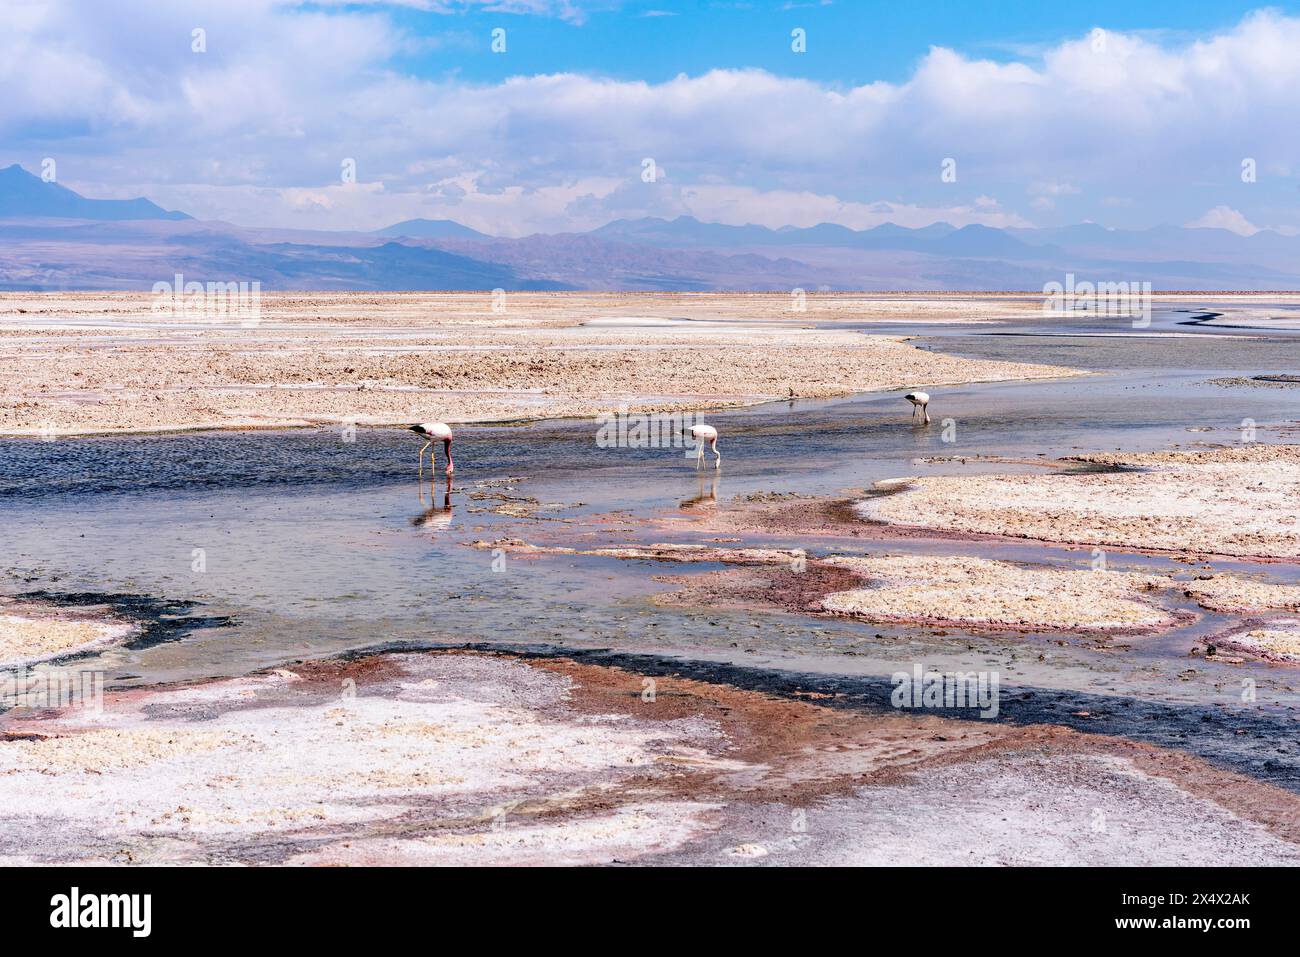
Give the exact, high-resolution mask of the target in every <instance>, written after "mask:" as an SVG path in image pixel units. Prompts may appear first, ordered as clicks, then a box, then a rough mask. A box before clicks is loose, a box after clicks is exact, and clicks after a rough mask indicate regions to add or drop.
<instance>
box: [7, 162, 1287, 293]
mask: <svg viewBox="0 0 1300 957" xmlns="http://www.w3.org/2000/svg"><path fill="white" fill-rule="evenodd" d="M177 272H180V273H183V274H184V275H185V277H186V278H187V279H190V280H198V281H205V282H206V281H222V282H229V281H232V280H244V281H250V282H251V281H259V282H261V283H262V288H263V289H267V290H272V289H363V290H375V291H382V290H413V289H495V288H498V287H500V288H503V289H574V288H579V289H605V290H636V289H646V290H666V291H670V290H715V289H716V290H724V289H735V290H745V289H750V290H790V289H794V288H802V289H806V290H808V291H810V292H815V291H817V290H867V291H873V290H929V289H933V290H971V291H996V290H1027V291H1036V290H1041V289H1042V288H1043V286H1044V284H1045V283H1048V282H1063V281H1064V280H1065V276H1066V274H1067V273H1073V274H1074V275H1075V276H1076V277H1077V279H1078V280H1079V281H1087V280H1091V281H1097V282H1108V281H1109V282H1138V283H1141V282H1149V283H1151V286H1152V288H1153V289H1155V290H1157V291H1158V290H1167V289H1186V290H1196V289H1202V290H1211V289H1244V290H1245V289H1296V288H1300V237H1295V236H1285V235H1281V234H1279V233H1276V232H1271V231H1267V230H1265V231H1261V232H1259V233H1256V234H1255V235H1252V236H1239V235H1237V234H1236V233H1232V232H1229V231H1227V230H1223V229H1189V228H1186V227H1181V226H1171V225H1161V226H1154V227H1151V228H1149V229H1135V230H1120V229H1108V228H1106V227H1103V226H1100V225H1097V224H1095V223H1078V224H1075V225H1070V226H1059V227H1050V228H1043V229H1032V228H1024V229H1019V228H1016V229H995V228H993V227H989V226H980V225H968V226H963V227H961V228H957V227H955V226H953V225H951V224H949V223H933V224H931V225H929V226H924V227H922V228H919V229H912V228H908V227H906V226H900V225H898V224H896V223H885V224H883V225H880V226H875V227H873V228H870V229H851V228H849V227H847V226H842V225H839V224H836V223H819V224H817V225H815V226H809V227H795V226H784V227H781V228H779V229H770V228H768V227H766V226H757V225H754V224H747V225H744V226H733V225H728V224H725V223H706V222H701V221H700V220H698V219H696V218H694V217H691V216H678V217H676V218H675V219H663V218H660V217H652V216H647V217H643V218H640V219H620V220H615V221H614V222H611V223H607V224H606V225H604V226H601V227H599V228H597V229H593V230H591V231H589V232H586V233H571V232H565V233H550V234H545V233H538V234H534V235H532V236H527V237H523V238H521V239H500V238H496V237H493V236H489V235H487V234H485V233H481V232H478V231H477V230H474V229H470V228H469V227H467V226H463V225H461V224H460V223H457V222H454V221H452V220H428V219H413V220H407V221H406V222H402V223H395V224H394V225H392V226H389V227H387V228H385V229H381V230H378V231H376V232H373V233H361V232H346V231H324V230H305V229H255V228H247V227H240V226H234V225H231V224H229V223H220V222H201V221H198V220H194V219H190V218H189V217H187V216H185V215H184V214H183V213H170V212H167V211H165V210H163V209H161V208H160V207H158V206H156V205H155V204H153V203H151V202H149V201H148V200H147V199H138V200H125V201H124V200H93V199H86V198H85V197H82V196H79V195H77V194H76V193H74V192H72V191H71V190H67V189H64V188H63V187H61V186H57V185H54V184H50V183H44V182H42V181H41V180H40V179H39V177H36V176H33V175H31V174H30V173H28V172H26V171H25V170H23V169H22V168H21V167H18V166H11V167H9V168H8V169H5V170H0V289H142V288H143V289H148V288H149V287H151V286H152V285H153V283H155V282H159V281H169V280H171V278H172V277H173V276H174V274H175V273H177Z"/></svg>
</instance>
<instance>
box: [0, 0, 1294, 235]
mask: <svg viewBox="0 0 1300 957" xmlns="http://www.w3.org/2000/svg"><path fill="white" fill-rule="evenodd" d="M497 28H502V29H504V30H505V31H506V34H505V37H506V50H505V52H504V53H494V52H492V50H491V40H492V31H493V30H494V29H497ZM795 28H801V29H803V30H805V31H806V43H807V51H806V52H804V53H795V52H794V51H792V49H791V31H792V30H793V29H795ZM200 35H201V42H200V41H199V40H196V39H195V37H198V36H200ZM1297 50H1300V11H1297V9H1296V8H1295V6H1293V5H1282V6H1278V5H1274V6H1271V7H1257V6H1254V5H1250V4H1241V3H1235V2H1230V0H1225V2H1219V3H1208V2H1200V0H1190V2H1182V3H1172V2H1163V0H1152V2H1144V3H1141V4H1135V3H1117V2H1101V3H1091V4H1040V5H1027V4H1017V3H971V2H966V3H948V2H940V3H935V2H928V3H927V2H924V0H920V2H910V3H862V2H844V0H836V2H833V3H824V2H816V0H813V2H807V3H802V2H799V0H794V2H791V3H785V2H769V0H751V2H749V3H709V2H698V3H673V2H670V0H368V2H343V0H311V2H303V0H220V2H218V0H170V2H168V3H166V4H161V3H158V2H156V0H115V2H114V3H112V4H104V3H102V2H98V0H5V2H4V3H3V4H0V81H3V83H4V84H5V89H6V93H7V96H6V97H5V98H4V99H3V100H0V163H4V164H7V163H9V162H18V163H21V164H22V165H24V166H25V167H27V168H28V169H30V170H39V169H40V168H41V164H42V162H43V161H44V160H46V159H49V160H53V161H55V163H56V166H57V171H58V177H59V181H60V182H62V183H64V184H65V185H68V186H70V187H72V188H74V189H78V190H79V191H81V192H83V193H86V194H87V195H93V196H106V197H107V196H114V197H125V196H137V195H146V196H148V197H150V198H151V199H154V200H155V201H157V202H159V203H162V204H163V205H166V206H168V207H169V208H177V209H183V210H185V211H187V212H190V213H193V214H194V215H196V216H199V217H201V218H211V219H224V220H228V221H232V222H237V223H241V224H246V225H253V226H274V227H286V228H301V229H374V228H378V227H381V226H384V225H387V224H389V223H392V222H396V221H398V220H403V219H410V218H415V217H427V218H448V219H455V220H458V221H461V222H463V223H466V224H467V225H470V226H473V227H475V228H477V229H482V230H484V231H487V232H492V233H495V234H498V235H507V236H514V235H525V234H528V233H531V232H535V231H546V232H555V231H565V230H585V229H591V228H594V227H596V226H599V225H601V224H603V223H605V222H608V221H609V220H611V219H614V218H621V217H636V216H643V215H656V216H665V217H671V216H676V215H693V216H696V217H698V218H700V219H703V220H706V221H716V222H727V223H737V224H740V223H746V222H755V223H762V224H764V225H768V226H774V227H775V226H781V225H787V224H788V225H797V226H807V225H813V224H815V223H817V222H837V223H843V224H844V225H848V226H851V227H854V228H863V227H868V226H872V225H877V224H879V223H882V222H897V223H900V224H902V225H906V226H923V225H926V224H927V223H931V222H936V221H947V222H951V223H954V224H956V225H965V224H967V223H983V224H986V225H991V226H1055V225H1063V224H1069V223H1077V222H1084V221H1092V222H1099V223H1102V224H1104V225H1107V226H1115V227H1125V228H1136V227H1146V226H1152V225H1157V224H1162V223H1175V224H1181V225H1187V224H1191V225H1200V226H1220V227H1225V228H1230V229H1234V230H1236V231H1238V232H1242V233H1250V232H1253V231H1255V230H1257V229H1261V228H1271V229H1278V230H1280V231H1284V232H1293V231H1296V230H1297V229H1300V96H1298V95H1297V90H1300V56H1297V55H1296V51H1297ZM647 163H650V164H652V166H651V167H650V168H652V169H653V171H654V174H655V175H654V176H653V177H650V178H649V179H647V177H646V176H645V175H644V172H645V170H646V169H647V165H646V164H647ZM1247 169H1249V174H1248V175H1247V173H1246V172H1245V171H1246V170H1247ZM945 170H949V171H950V172H951V173H952V174H953V175H951V176H948V175H944V171H945ZM353 172H354V173H355V175H352V174H353Z"/></svg>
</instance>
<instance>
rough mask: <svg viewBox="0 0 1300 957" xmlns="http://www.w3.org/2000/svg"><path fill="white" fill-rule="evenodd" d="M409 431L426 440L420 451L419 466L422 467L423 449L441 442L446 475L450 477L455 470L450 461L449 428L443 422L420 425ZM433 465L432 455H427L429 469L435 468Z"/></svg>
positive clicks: (431, 453)
mask: <svg viewBox="0 0 1300 957" xmlns="http://www.w3.org/2000/svg"><path fill="white" fill-rule="evenodd" d="M411 431H412V432H414V433H415V434H416V435H418V436H420V438H423V439H428V440H429V441H428V442H426V443H425V444H424V448H422V449H420V465H421V466H423V465H424V449H427V448H429V447H430V446H431V445H433V443H434V442H437V441H438V440H439V439H441V440H442V447H443V449H444V450H445V451H446V453H447V474H448V475H450V474H451V473H452V472H454V471H455V470H456V466H455V464H454V463H453V462H452V460H451V426H449V425H447V424H446V423H445V422H425V423H423V424H421V425H413V426H411ZM436 467H437V466H436V465H435V463H434V453H433V452H430V453H429V468H436Z"/></svg>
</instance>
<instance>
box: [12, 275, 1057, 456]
mask: <svg viewBox="0 0 1300 957" xmlns="http://www.w3.org/2000/svg"><path fill="white" fill-rule="evenodd" d="M153 303H154V300H153V299H152V297H150V296H148V295H142V294H92V293H85V294H72V293H60V294H46V295H35V294H5V295H0V382H3V383H4V385H3V386H0V435H8V436H35V437H47V438H48V437H56V436H65V435H93V434H111V433H152V432H171V431H186V430H195V429H231V428H283V427H293V426H308V425H329V426H336V427H343V426H346V425H349V424H354V425H400V424H409V423H410V422H413V421H429V420H439V421H446V422H450V423H471V422H504V421H517V420H521V419H540V418H573V417H592V416H596V415H600V414H603V413H607V412H612V411H615V410H617V409H619V408H621V407H626V408H627V409H628V410H630V411H664V412H678V411H698V410H702V409H706V408H725V407H735V406H744V405H753V404H757V403H762V402H766V401H771V400H774V399H789V398H794V397H802V398H827V397H833V396H841V395H850V394H854V393H859V392H875V391H884V390H891V389H905V388H917V387H925V386H932V385H942V384H958V383H969V382H979V381H1002V380H1014V379H1034V378H1051V377H1060V376H1070V375H1078V374H1080V372H1079V370H1073V369H1065V368H1059V367H1052V366H1044V365H1033V364H1027V363H1014V362H997V361H983V360H970V359H963V358H958V357H953V356H946V355H940V354H936V353H931V352H925V351H922V350H919V349H917V348H915V347H913V346H911V345H909V344H908V343H907V342H905V341H904V340H903V338H902V337H898V336H874V335H865V334H862V333H860V332H857V331H854V330H849V329H837V328H833V327H831V328H813V327H812V323H813V322H816V323H819V324H826V323H832V324H833V323H838V322H841V321H843V322H853V323H862V322H870V321H874V320H879V321H898V320H900V319H913V320H914V319H923V320H924V321H934V322H970V321H982V320H987V319H991V318H996V317H1007V316H1016V315H1028V314H1031V313H1033V312H1036V311H1037V309H1038V306H1037V305H1036V304H1035V303H1032V302H1030V303H1026V302H1022V301H1020V300H1018V299H1015V298H1010V297H1006V298H1003V297H980V298H975V297H965V298H962V297H928V296H927V297H902V298H890V297H883V298H877V297H854V296H819V297H812V298H811V299H810V303H809V305H808V307H807V311H804V312H795V311H792V309H791V303H790V299H789V297H788V296H784V295H756V294H738V295H715V294H709V295H691V294H685V295H681V294H672V295H667V294H665V295H624V294H611V295H597V294H584V293H572V294H561V293H551V294H532V293H530V294H522V293H519V294H510V296H509V297H508V298H507V299H506V300H505V303H504V306H503V311H501V312H494V311H493V300H492V298H491V296H490V294H486V293H460V294H400V293H399V294H381V295H375V294H360V293H358V294H338V293H332V294H325V293H322V294H311V295H307V294H268V295H267V296H265V297H264V298H263V300H262V303H261V307H260V316H259V317H258V318H257V319H256V321H255V322H247V323H245V322H241V321H240V320H238V319H226V320H221V321H211V320H205V319H204V318H203V317H202V316H198V317H195V316H180V317H174V316H166V315H159V314H156V313H155V312H154V311H153V308H152V306H153Z"/></svg>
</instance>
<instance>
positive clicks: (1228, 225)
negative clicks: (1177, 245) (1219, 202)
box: [1187, 206, 1259, 236]
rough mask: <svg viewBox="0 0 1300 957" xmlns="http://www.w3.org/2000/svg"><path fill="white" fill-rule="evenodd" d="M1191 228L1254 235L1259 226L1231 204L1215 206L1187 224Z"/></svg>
mask: <svg viewBox="0 0 1300 957" xmlns="http://www.w3.org/2000/svg"><path fill="white" fill-rule="evenodd" d="M1187 226H1188V228H1190V229H1226V230H1229V231H1231V232H1234V233H1236V234H1237V235H1239V236H1253V235H1255V233H1257V232H1259V227H1258V226H1256V225H1254V224H1253V223H1251V221H1250V220H1248V219H1247V218H1246V217H1245V216H1243V215H1242V214H1241V213H1239V212H1238V211H1237V210H1235V209H1233V208H1232V207H1230V206H1215V207H1214V208H1213V209H1211V210H1207V211H1206V213H1205V214H1204V215H1203V216H1201V217H1199V218H1197V219H1194V220H1192V221H1191V222H1190V223H1188V224H1187Z"/></svg>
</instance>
